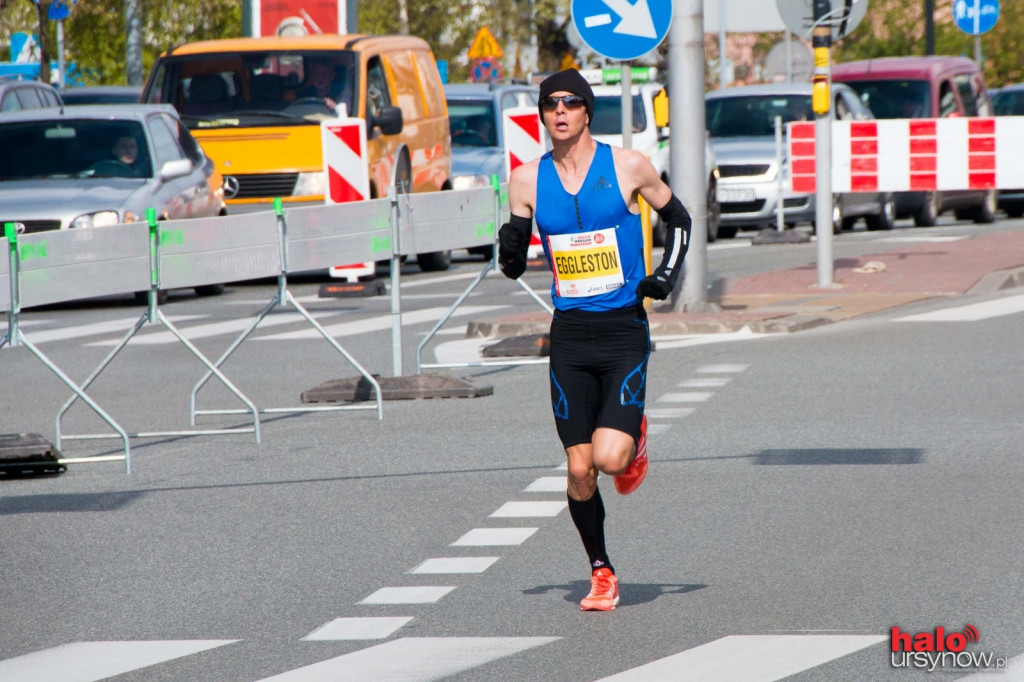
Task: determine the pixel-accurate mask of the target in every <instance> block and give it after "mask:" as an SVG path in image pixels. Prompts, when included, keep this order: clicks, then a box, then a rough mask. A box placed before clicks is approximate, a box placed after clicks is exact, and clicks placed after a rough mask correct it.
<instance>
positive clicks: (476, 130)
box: [448, 99, 498, 147]
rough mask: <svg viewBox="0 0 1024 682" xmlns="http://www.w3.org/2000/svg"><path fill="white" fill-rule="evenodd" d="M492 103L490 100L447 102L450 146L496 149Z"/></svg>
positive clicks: (453, 100)
mask: <svg viewBox="0 0 1024 682" xmlns="http://www.w3.org/2000/svg"><path fill="white" fill-rule="evenodd" d="M494 121H495V111H494V102H493V100H490V99H471V100H467V99H452V100H448V124H449V126H450V127H451V131H452V146H455V147H496V146H497V145H498V141H497V139H496V137H495V135H496V131H495V125H494Z"/></svg>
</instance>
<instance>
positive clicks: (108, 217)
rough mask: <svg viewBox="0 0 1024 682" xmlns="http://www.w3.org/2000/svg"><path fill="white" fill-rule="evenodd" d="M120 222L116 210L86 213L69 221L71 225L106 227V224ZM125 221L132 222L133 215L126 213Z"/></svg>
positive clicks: (76, 226) (75, 226) (77, 226)
mask: <svg viewBox="0 0 1024 682" xmlns="http://www.w3.org/2000/svg"><path fill="white" fill-rule="evenodd" d="M129 217H131V220H129ZM120 222H121V219H120V217H119V216H118V215H117V211H96V212H95V213H86V214H85V215H80V216H78V217H77V218H75V219H74V220H72V221H71V227H72V228H81V227H106V226H108V225H117V224H118V223H120ZM125 222H126V223H130V222H134V216H132V214H131V213H126V214H125Z"/></svg>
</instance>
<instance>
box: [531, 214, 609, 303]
mask: <svg viewBox="0 0 1024 682" xmlns="http://www.w3.org/2000/svg"><path fill="white" fill-rule="evenodd" d="M547 239H548V252H549V253H550V254H551V265H552V269H553V270H554V276H555V291H556V292H557V293H558V295H559V296H562V297H565V298H580V297H585V296H597V295H598V294H604V293H607V292H609V291H614V290H615V289H619V288H621V287H622V285H623V284H625V279H624V277H623V275H622V261H621V259H620V258H619V243H618V240H617V239H616V236H615V228H614V227H610V228H608V229H605V230H596V231H594V232H582V233H579V234H552V235H548V237H547Z"/></svg>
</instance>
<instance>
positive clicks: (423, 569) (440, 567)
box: [409, 556, 500, 573]
mask: <svg viewBox="0 0 1024 682" xmlns="http://www.w3.org/2000/svg"><path fill="white" fill-rule="evenodd" d="M499 558H500V557H496V556H463V557H441V558H438V559H427V560H426V561H424V562H423V563H422V564H420V565H419V566H417V567H416V568H414V569H412V570H411V571H409V572H410V573H483V572H484V571H486V570H487V569H488V568H490V567H491V566H492V565H493V564H494V562H495V561H497V560H498V559H499Z"/></svg>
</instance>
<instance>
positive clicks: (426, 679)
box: [261, 637, 559, 682]
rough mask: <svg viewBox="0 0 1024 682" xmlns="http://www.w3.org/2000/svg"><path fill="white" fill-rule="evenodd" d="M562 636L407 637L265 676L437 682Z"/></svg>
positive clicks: (310, 681) (273, 681)
mask: <svg viewBox="0 0 1024 682" xmlns="http://www.w3.org/2000/svg"><path fill="white" fill-rule="evenodd" d="M558 639H559V638H558V637H443V638H441V637H439V638H433V637H404V638H402V639H396V640H392V641H390V642H385V643H383V644H378V645H376V646H372V647H369V648H367V649H361V650H359V651H354V652H352V653H350V654H345V655H344V656H338V657H337V658H331V659H328V660H326V661H321V662H319V663H314V664H313V665H308V666H305V667H303V668H296V669H295V670H290V671H288V672H285V673H281V674H280V675H274V676H273V677H268V678H265V679H264V680H261V682H337V681H338V680H359V682H385V681H391V680H402V682H431V681H433V680H441V679H444V678H446V677H450V676H452V675H456V674H458V673H461V672H464V671H466V670H472V669H473V668H476V667H479V666H481V665H484V664H486V663H490V662H491V661H494V660H497V659H499V658H504V657H506V656H511V655H513V654H518V653H520V652H523V651H526V650H528V649H532V648H534V647H538V646H542V645H544V644H550V643H551V642H555V641H557V640H558Z"/></svg>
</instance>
